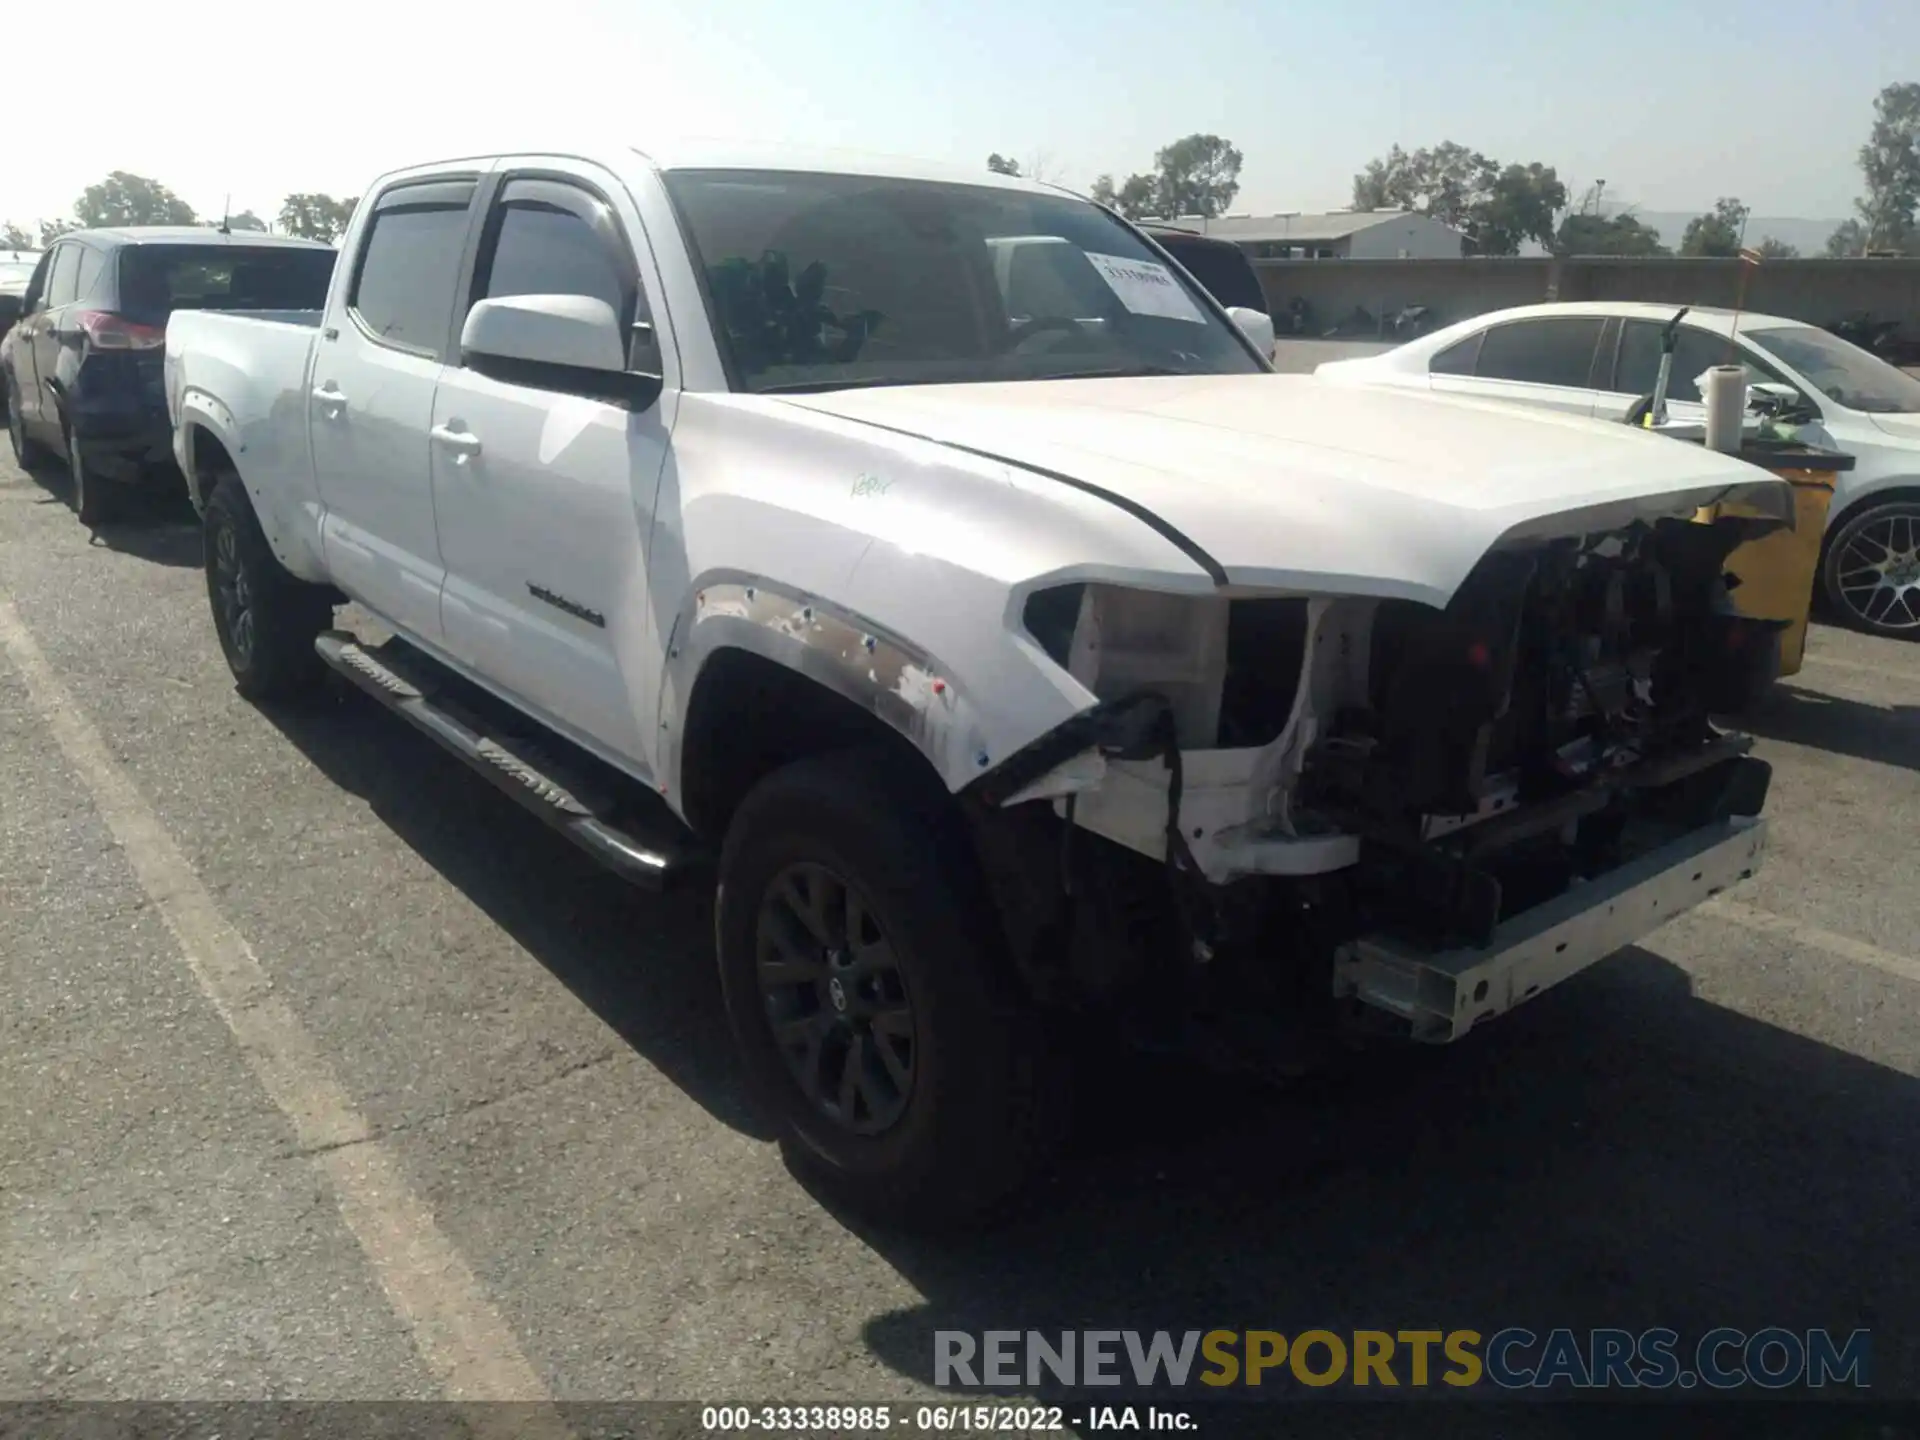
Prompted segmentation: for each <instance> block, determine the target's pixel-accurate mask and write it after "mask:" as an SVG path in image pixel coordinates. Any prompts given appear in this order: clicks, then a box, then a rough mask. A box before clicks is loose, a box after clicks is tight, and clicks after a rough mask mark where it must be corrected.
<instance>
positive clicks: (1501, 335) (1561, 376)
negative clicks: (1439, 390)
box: [1443, 316, 1605, 390]
mask: <svg viewBox="0 0 1920 1440" xmlns="http://www.w3.org/2000/svg"><path fill="white" fill-rule="evenodd" d="M1604 323H1605V322H1604V321H1603V320H1600V319H1598V318H1592V319H1588V318H1583V317H1576V316H1569V317H1567V318H1566V319H1557V318H1556V319H1552V320H1516V321H1514V322H1512V323H1511V324H1506V325H1496V326H1494V327H1493V329H1491V330H1489V331H1487V332H1486V338H1485V339H1483V340H1482V341H1481V342H1480V358H1479V363H1478V364H1476V365H1475V367H1474V372H1473V373H1474V374H1475V375H1477V376H1478V377H1479V378H1480V379H1482V380H1521V381H1525V382H1527V383H1529V384H1533V385H1559V386H1564V387H1566V388H1567V389H1570V390H1584V389H1585V388H1586V387H1587V386H1588V385H1589V384H1591V383H1592V381H1591V378H1590V377H1591V375H1592V371H1593V353H1594V351H1595V350H1596V349H1597V348H1598V347H1599V344H1600V327H1601V326H1602V325H1603V324H1604ZM1443 373H1444V372H1443Z"/></svg>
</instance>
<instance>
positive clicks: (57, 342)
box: [22, 240, 80, 448]
mask: <svg viewBox="0 0 1920 1440" xmlns="http://www.w3.org/2000/svg"><path fill="white" fill-rule="evenodd" d="M46 279H47V289H46V302H45V304H44V305H42V306H41V308H40V311H39V313H38V314H36V315H35V316H34V317H33V324H32V337H33V344H32V349H33V372H34V386H33V397H32V400H31V402H30V403H31V406H32V408H31V409H30V410H29V411H28V412H27V413H28V414H30V415H32V416H33V417H34V419H35V420H36V421H37V422H38V423H39V425H40V427H41V428H42V429H44V430H48V431H60V432H61V440H60V443H61V446H62V448H64V447H65V445H66V436H65V433H64V431H65V427H64V425H63V424H62V422H61V409H60V401H59V398H58V396H57V395H56V394H55V393H54V390H55V382H56V381H57V380H58V378H59V375H60V348H61V346H62V345H64V344H66V343H68V342H67V341H66V339H65V337H64V335H63V334H62V331H63V329H64V328H65V325H66V321H67V312H68V311H70V310H71V309H72V308H73V296H74V290H75V287H76V286H77V285H78V284H79V281H80V245H79V242H78V241H74V240H69V241H67V242H65V243H64V244H61V245H56V246H55V247H54V250H53V255H52V257H51V263H50V265H49V266H48V268H47V272H46ZM22 388H23V389H24V388H25V387H24V386H23V387H22Z"/></svg>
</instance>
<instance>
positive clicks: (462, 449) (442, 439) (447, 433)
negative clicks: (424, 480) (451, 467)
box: [427, 425, 480, 465]
mask: <svg viewBox="0 0 1920 1440" xmlns="http://www.w3.org/2000/svg"><path fill="white" fill-rule="evenodd" d="M427 434H428V435H430V436H432V437H433V439H434V440H435V441H436V442H438V443H439V444H441V445H444V446H446V447H447V449H449V450H451V451H453V463H454V464H456V465H464V464H466V462H467V460H468V458H469V457H470V456H474V455H478V454H479V453H480V437H479V436H478V435H476V434H474V433H473V432H472V431H471V430H450V429H448V428H447V427H446V426H445V425H436V426H434V427H433V428H432V429H431V430H429V431H428V432H427Z"/></svg>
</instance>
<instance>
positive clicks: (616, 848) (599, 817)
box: [313, 630, 701, 890]
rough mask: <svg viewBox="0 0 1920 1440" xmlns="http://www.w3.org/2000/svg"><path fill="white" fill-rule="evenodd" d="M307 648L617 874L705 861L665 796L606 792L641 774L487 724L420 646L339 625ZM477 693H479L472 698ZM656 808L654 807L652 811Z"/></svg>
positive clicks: (654, 874) (646, 882)
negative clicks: (370, 639)
mask: <svg viewBox="0 0 1920 1440" xmlns="http://www.w3.org/2000/svg"><path fill="white" fill-rule="evenodd" d="M313 648H314V649H315V650H316V651H318V652H319V655H320V658H321V659H322V660H324V661H326V662H327V664H328V665H330V666H332V667H333V668H334V669H335V670H337V671H339V672H340V673H341V674H342V675H344V676H345V677H346V678H347V679H348V680H351V681H352V682H353V684H354V685H355V687H357V688H358V689H360V690H364V691H365V692H366V693H367V694H369V695H371V696H372V697H373V698H374V699H375V700H378V701H379V702H380V703H381V704H382V705H384V706H386V707H387V709H389V710H392V711H393V712H394V713H396V714H397V715H399V716H400V717H401V718H402V719H404V720H406V721H408V722H409V723H410V724H412V725H413V727H414V728H415V729H417V730H419V731H421V732H423V733H424V734H426V735H427V736H429V737H431V738H432V739H433V740H435V741H437V742H438V743H439V744H440V745H441V746H442V747H443V748H445V749H447V750H449V751H451V752H452V753H453V754H455V755H456V756H458V757H459V758H460V759H462V760H464V761H465V762H466V763H467V764H468V765H469V766H470V767H472V768H473V769H474V770H476V771H478V772H479V773H480V774H481V775H482V776H484V777H485V778H486V779H487V780H488V781H489V782H490V783H491V784H492V785H493V786H494V788H495V789H497V790H500V791H502V792H503V793H505V794H507V795H509V796H511V797H512V798H513V799H515V800H517V801H519V802H520V804H521V805H523V806H525V807H526V808H527V809H528V810H531V811H532V812H533V813H534V814H535V815H538V816H539V817H540V818H541V819H542V820H544V821H546V822H547V824H549V825H551V826H553V828H554V829H556V830H558V831H559V832H560V833H561V834H562V835H564V836H566V837H567V838H568V839H569V840H571V841H572V842H573V843H574V844H576V845H578V846H579V847H580V848H581V849H582V850H584V851H586V852H587V853H588V854H589V855H591V856H593V858H594V859H596V860H598V861H599V862H600V863H601V864H602V865H604V866H606V868H607V869H609V870H611V871H613V872H614V873H615V874H616V875H619V876H620V877H621V878H622V879H625V880H629V881H631V882H632V883H634V884H636V885H640V886H643V887H645V888H646V889H649V890H659V889H663V888H665V886H666V885H668V884H669V883H671V882H673V881H675V880H677V879H679V878H680V877H681V876H683V875H685V874H686V873H688V872H689V871H690V870H696V869H699V868H701V867H700V865H699V855H698V846H697V842H696V841H695V839H694V836H693V834H692V832H691V831H689V830H688V829H687V828H686V827H685V826H684V825H682V824H681V823H680V820H679V817H677V816H675V815H674V814H673V813H672V812H671V811H670V810H668V809H667V806H666V802H665V801H662V800H659V799H658V798H657V797H654V796H651V795H648V794H645V793H644V792H642V794H641V795H640V796H639V797H638V799H637V801H636V800H635V799H632V798H630V799H628V800H626V801H625V802H624V803H623V802H622V801H621V800H619V799H617V798H615V797H614V795H613V793H612V792H613V791H615V790H618V789H620V788H628V789H633V790H639V789H640V786H639V784H638V782H637V781H632V780H631V779H629V778H628V777H625V776H617V775H615V774H614V772H611V771H608V772H607V774H606V775H604V776H598V777H596V776H595V775H594V774H593V773H592V771H593V770H594V769H599V768H602V767H601V766H600V762H599V761H596V760H592V759H590V758H589V757H585V756H584V755H583V756H582V757H581V759H580V760H579V761H578V762H575V763H572V764H566V763H562V762H557V761H555V760H554V759H553V758H552V757H551V756H550V755H549V754H548V750H549V749H550V748H552V747H549V746H547V745H545V744H541V743H539V742H537V741H530V740H528V739H526V738H524V737H520V736H514V735H510V734H508V733H506V731H505V729H504V727H499V726H495V725H492V724H490V723H489V721H488V719H487V716H486V711H487V710H488V709H489V708H492V707H489V706H487V705H486V704H485V703H484V702H479V703H462V699H463V695H462V692H463V691H467V690H470V689H472V687H469V686H468V685H467V683H466V682H465V681H463V680H461V679H460V678H459V677H458V676H456V675H454V674H453V673H452V672H451V671H449V670H446V669H444V668H443V667H442V666H440V665H438V664H437V663H435V662H434V661H433V660H431V659H429V658H428V657H426V656H424V655H422V654H420V653H419V652H418V651H415V650H412V649H410V648H399V647H397V646H396V645H395V644H392V643H390V644H389V645H385V646H381V647H380V648H379V649H377V650H370V649H368V648H367V647H365V646H363V645H362V644H361V643H360V641H359V640H358V639H357V638H356V637H355V636H353V635H350V634H347V633H346V632H344V631H339V630H332V631H328V632H327V633H325V634H323V635H321V636H319V637H318V638H317V639H316V640H315V641H314V642H313ZM478 697H479V692H478V691H477V690H475V691H474V692H473V697H472V699H473V700H474V701H478ZM494 705H495V706H497V705H498V702H494ZM523 723H525V724H528V725H531V724H532V723H534V722H532V721H523ZM555 738H556V740H557V737H555ZM558 744H559V745H566V742H564V741H558ZM567 748H568V749H572V748H573V747H572V746H570V745H568V746H567ZM653 811H657V813H649V812H653Z"/></svg>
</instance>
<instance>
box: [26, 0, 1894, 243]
mask: <svg viewBox="0 0 1920 1440" xmlns="http://www.w3.org/2000/svg"><path fill="white" fill-rule="evenodd" d="M55 13H56V12H55V11H53V10H48V9H44V8H43V9H41V10H40V11H38V12H36V14H38V15H39V16H41V17H51V16H53V15H54V14H55ZM85 15H86V19H85V22H84V28H85V40H84V42H83V43H82V44H81V47H80V50H79V53H78V57H77V58H76V64H75V68H72V69H70V70H68V71H66V72H65V73H66V75H67V80H66V81H65V82H55V81H53V79H52V76H53V75H55V74H58V73H60V72H59V71H46V72H42V74H43V75H44V76H45V77H46V79H47V83H48V86H49V88H48V89H46V90H45V91H43V92H41V94H42V98H39V99H34V98H32V96H33V92H34V91H35V90H37V89H38V88H39V85H40V81H39V80H36V79H35V78H34V71H33V70H32V68H31V67H29V68H27V69H22V68H20V67H18V66H15V67H13V68H12V70H11V75H12V83H11V85H10V87H9V103H10V105H11V107H13V111H14V120H15V122H16V124H15V127H14V130H13V135H14V140H13V143H12V144H10V145H9V146H8V147H7V154H6V158H5V161H4V163H0V217H5V218H13V219H22V220H26V219H32V218H36V217H40V216H50V215H54V214H65V213H67V211H68V210H69V208H70V206H71V204H72V202H73V199H74V197H75V196H77V195H78V194H79V192H80V190H81V189H82V188H83V187H84V186H86V185H87V184H88V183H90V182H92V181H93V180H96V179H98V178H100V177H101V176H103V175H104V174H105V173H106V172H107V171H109V170H114V169H123V170H132V171H135V172H137V173H139V174H144V175H149V176H152V177H154V178H156V179H158V180H160V181H162V182H163V183H165V184H167V185H169V186H171V187H172V188H173V189H174V190H176V191H178V192H179V193H180V194H181V195H182V196H184V197H185V198H186V200H187V201H188V202H189V203H190V204H192V205H193V206H195V208H196V209H198V210H200V211H201V212H202V213H211V214H218V213H219V209H220V205H221V203H222V197H223V195H224V194H226V193H228V192H231V194H232V196H233V206H234V209H235V210H240V209H249V208H250V209H253V210H255V211H257V212H259V213H260V214H261V215H263V216H267V217H269V218H270V217H271V215H272V214H273V212H274V211H275V210H277V208H278V205H279V200H280V197H281V196H282V195H283V194H285V193H287V192H288V191H292V190H324V191H328V192H331V193H336V194H357V193H358V192H359V191H360V189H361V187H362V186H364V185H365V183H366V182H367V180H368V179H370V178H371V177H372V176H374V175H376V174H378V173H379V172H380V171H382V170H384V169H388V168H392V167H394V166H397V165H402V164H410V163H414V162H418V161H422V160H428V159H434V158H439V157H440V156H442V155H449V154H462V153H471V152H473V151H475V150H487V149H492V148H496V147H498V148H509V147H511V148H522V147H529V148H530V147H537V146H538V145H540V144H543V143H550V142H551V141H552V140H553V139H555V138H564V137H566V136H569V135H577V134H579V133H581V130H582V128H583V127H584V128H587V129H590V130H592V131H594V132H597V133H600V134H603V135H605V136H607V137H609V138H615V139H619V140H622V141H627V140H631V141H632V142H633V143H636V144H640V145H643V146H644V144H645V143H646V140H647V137H648V136H649V135H657V134H663V133H690V134H698V135H711V136H720V137H752V138H767V137H775V138H781V139H787V140H791V141H794V142H796V143H801V144H807V145H826V146H839V147H851V148H858V149H865V150H875V151H884V152H888V153H897V154H904V155H915V156H921V157H925V158H930V159H946V160H956V161H960V162H963V163H975V162H979V163H982V164H984V161H985V157H986V155H987V153H988V152H989V151H992V150H999V151H1002V152H1004V153H1008V154H1011V155H1014V156H1017V157H1019V158H1020V159H1022V160H1031V159H1032V158H1033V157H1035V156H1043V157H1044V158H1045V161H1046V166H1045V168H1046V172H1047V178H1050V179H1058V180H1060V181H1062V182H1063V183H1067V184H1071V185H1074V186H1076V187H1082V188H1083V187H1084V186H1085V185H1086V184H1087V182H1088V181H1089V180H1090V179H1091V178H1092V177H1093V176H1094V175H1096V174H1098V173H1100V172H1101V171H1112V172H1113V173H1114V174H1115V175H1116V176H1124V175H1125V174H1126V173H1127V172H1128V171H1130V170H1142V169H1146V168H1148V166H1149V164H1150V162H1151V160H1152V157H1153V152H1154V151H1155V150H1156V149H1157V148H1158V147H1159V146H1161V145H1162V144H1165V143H1166V142H1167V141H1169V140H1171V139H1174V138H1176V137H1178V136H1181V135H1185V134H1187V133H1189V132H1192V131H1195V130H1206V131H1213V132H1216V133H1218V134H1221V135H1224V136H1226V137H1227V138H1228V139H1230V140H1232V141H1233V142H1235V143H1236V144H1237V145H1239V147H1240V148H1241V150H1242V151H1244V152H1245V155H1246V168H1245V170H1244V171H1243V172H1242V176H1241V183H1242V190H1241V195H1240V198H1239V199H1238V200H1237V201H1236V202H1235V206H1234V208H1235V209H1236V210H1251V211H1255V212H1260V211H1273V210H1313V209H1320V208H1326V207H1330V206H1335V205H1343V204H1346V203H1347V202H1348V200H1349V198H1350V180H1351V176H1352V174H1353V172H1354V171H1355V170H1356V169H1358V168H1360V166H1361V165H1362V164H1364V162H1365V161H1366V160H1367V159H1369V158H1370V157H1372V156H1375V155H1378V154H1381V153H1383V152H1384V151H1385V150H1386V149H1387V147H1388V146H1390V145H1392V144H1394V143H1395V142H1398V143H1400V144H1402V145H1405V146H1407V147H1408V148H1413V147H1416V146H1419V145H1424V144H1431V143H1434V142H1437V141H1440V140H1445V139H1452V140H1457V141H1459V142H1461V143H1462V144H1465V145H1469V146H1472V147H1474V148H1476V149H1479V150H1482V151H1485V152H1486V153H1487V154H1489V155H1491V156H1493V157H1495V158H1496V159H1499V160H1502V161H1513V160H1519V161H1529V160H1540V161H1543V162H1545V163H1547V164H1551V165H1554V166H1556V167H1558V169H1559V172H1560V175H1561V178H1562V179H1563V180H1565V181H1567V182H1568V184H1569V187H1570V188H1572V189H1578V188H1579V187H1581V186H1584V185H1586V184H1588V183H1591V182H1592V181H1593V180H1594V179H1596V178H1600V179H1604V180H1606V182H1607V194H1608V196H1609V198H1613V197H1618V198H1620V199H1622V200H1626V201H1630V202H1633V203H1637V204H1638V205H1640V206H1642V207H1643V208H1645V209H1648V210H1689V211H1692V210H1699V209H1703V208H1705V207H1706V206H1708V205H1710V204H1711V203H1712V201H1713V199H1714V198H1715V197H1716V196H1719V195H1737V196H1739V197H1740V198H1741V199H1743V200H1745V201H1746V202H1747V203H1748V204H1749V205H1750V206H1751V207H1753V209H1754V211H1755V212H1756V213H1758V214H1761V215H1776V216H1804V217H1813V218H1824V217H1839V216H1843V215H1846V214H1847V213H1849V207H1850V204H1851V201H1852V199H1853V197H1854V195H1855V194H1856V193H1857V192H1858V189H1859V172H1858V170H1857V169H1856V167H1855V163H1854V153H1855V151H1856V150H1857V149H1858V147H1859V145H1860V143H1861V141H1862V140H1864V139H1865V137H1866V132H1867V129H1868V126H1869V124H1870V123H1871V114H1872V103H1873V96H1874V94H1875V92H1876V91H1877V90H1878V89H1879V88H1880V87H1881V86H1882V85H1885V84H1888V83H1890V82H1893V81H1899V80H1920V0H1607V3H1604V4H1595V3H1591V0H1524V3H1523V0H1439V3H1417V0H1319V3H1311V4H1308V3H1299V4H1296V3H1278V0H1240V3H1237V4H1235V3H1228V0H1181V3H1177V4H1176V3H1161V4H1158V5H1144V4H1138V3H1131V0H967V3H958V0H948V3H933V0H687V3H684V4H679V5H664V4H658V3H654V0H512V3H507V0H467V3H464V4H456V3H452V0H432V3H429V0H299V3H294V0H194V3H192V4H191V5H187V6H171V5H156V4H154V3H152V0H95V3H92V4H89V5H87V6H86V7H85ZM23 18H24V17H23ZM38 23H39V22H38V21H37V20H36V21H35V22H34V25H33V26H29V27H27V28H28V30H31V29H32V28H35V27H36V26H37V25H38ZM7 28H8V29H9V30H10V31H11V32H12V38H11V39H10V40H9V41H8V45H9V48H14V42H15V41H17V40H18V39H19V38H20V36H21V35H22V34H23V33H26V32H24V31H22V30H20V29H17V28H16V27H13V26H9V27H7ZM22 124H24V126H25V128H20V127H21V125H22Z"/></svg>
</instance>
